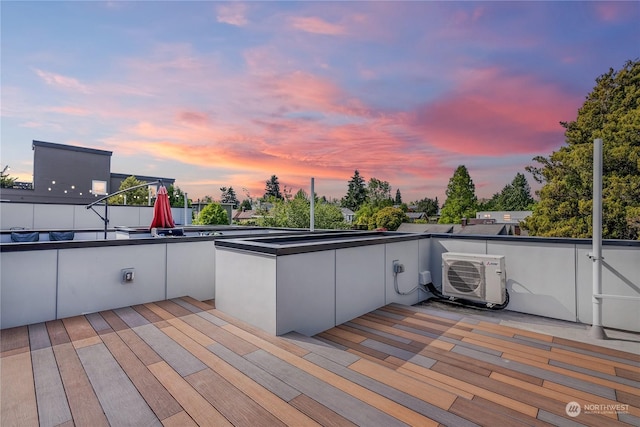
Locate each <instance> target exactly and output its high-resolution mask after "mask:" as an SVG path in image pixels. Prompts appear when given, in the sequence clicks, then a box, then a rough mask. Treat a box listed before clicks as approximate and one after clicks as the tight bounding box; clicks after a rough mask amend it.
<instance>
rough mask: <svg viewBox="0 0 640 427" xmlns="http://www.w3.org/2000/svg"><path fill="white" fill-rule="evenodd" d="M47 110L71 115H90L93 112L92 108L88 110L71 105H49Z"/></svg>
mask: <svg viewBox="0 0 640 427" xmlns="http://www.w3.org/2000/svg"><path fill="white" fill-rule="evenodd" d="M46 111H50V112H52V113H60V114H67V115H70V116H88V115H89V114H91V113H92V112H91V111H90V110H87V109H86V108H81V107H71V106H66V107H49V108H47V109H46Z"/></svg>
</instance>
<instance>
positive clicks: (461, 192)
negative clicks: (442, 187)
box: [439, 165, 478, 224]
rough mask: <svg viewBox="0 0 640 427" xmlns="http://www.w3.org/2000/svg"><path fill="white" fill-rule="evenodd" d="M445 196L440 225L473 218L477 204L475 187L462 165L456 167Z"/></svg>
mask: <svg viewBox="0 0 640 427" xmlns="http://www.w3.org/2000/svg"><path fill="white" fill-rule="evenodd" d="M446 195H447V200H445V202H444V206H443V207H442V211H441V214H440V221H439V222H440V224H458V223H459V222H460V221H461V220H462V218H475V216H476V208H477V203H478V198H477V197H476V186H475V185H474V184H473V181H472V180H471V177H470V176H469V172H468V171H467V168H466V167H465V166H464V165H461V166H458V168H457V169H456V171H455V172H454V174H453V176H452V177H451V179H449V185H448V186H447V191H446Z"/></svg>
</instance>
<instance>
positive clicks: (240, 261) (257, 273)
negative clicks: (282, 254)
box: [215, 248, 276, 335]
mask: <svg viewBox="0 0 640 427" xmlns="http://www.w3.org/2000/svg"><path fill="white" fill-rule="evenodd" d="M215 270H216V271H215V282H216V308H218V309H219V310H221V311H223V312H225V313H227V314H230V315H231V316H234V317H237V318H238V319H240V320H243V321H245V322H247V323H249V324H251V325H254V326H257V327H259V328H261V329H263V330H265V331H267V332H269V333H271V334H274V335H275V334H276V258H275V257H271V256H262V255H260V254H256V253H243V252H237V251H230V250H225V249H221V248H217V249H216V269H215Z"/></svg>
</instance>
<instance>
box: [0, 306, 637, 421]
mask: <svg viewBox="0 0 640 427" xmlns="http://www.w3.org/2000/svg"><path fill="white" fill-rule="evenodd" d="M0 341H1V344H2V346H1V352H2V353H1V362H2V364H1V390H0V404H1V411H2V418H1V421H0V425H2V427H10V426H20V427H23V426H36V425H41V426H56V425H62V426H72V425H76V426H91V427H94V426H101V425H111V426H147V425H165V426H180V427H182V426H190V425H203V426H205V425H210V426H225V425H236V426H252V427H256V426H272V425H273V426H277V425H290V426H307V425H327V426H353V425H360V426H385V427H387V426H394V425H416V426H437V425H448V426H456V427H458V426H472V425H486V426H519V425H571V426H573V425H588V426H598V427H600V426H609V425H636V426H637V425H640V355H638V354H632V353H627V352H623V351H620V350H613V349H608V348H604V347H599V346H594V345H590V344H584V343H580V342H576V341H570V340H567V339H561V338H557V337H553V336H549V335H543V334H539V333H535V332H528V331H525V330H520V329H515V328H512V327H507V326H503V325H500V324H499V323H497V322H492V321H491V320H481V319H478V318H472V317H471V318H470V317H469V316H464V315H456V313H455V312H445V311H441V310H437V309H431V310H430V309H429V308H424V307H406V306H400V305H395V304H392V305H389V306H386V307H384V308H382V309H380V310H376V311H374V312H372V313H369V314H367V315H364V316H361V317H359V318H357V319H354V320H352V321H350V322H347V323H345V324H343V325H341V326H339V327H336V328H333V329H331V330H328V331H326V332H323V333H321V334H319V335H318V336H316V337H313V338H309V337H304V336H302V335H299V334H295V333H293V334H288V335H286V336H284V337H274V336H271V335H269V334H266V333H264V332H261V331H260V330H258V329H256V328H253V327H251V326H249V325H246V324H244V323H242V322H239V321H237V320H235V319H233V318H231V317H229V316H227V315H226V314H224V313H222V312H220V311H218V310H216V309H214V308H213V306H212V305H210V304H208V303H203V302H198V301H196V300H194V299H191V298H180V299H175V300H171V301H160V302H156V303H151V304H144V305H139V306H134V307H128V308H123V309H118V310H112V311H105V312H101V313H94V314H89V315H86V316H78V317H73V318H68V319H64V320H58V321H52V322H47V323H41V324H35V325H30V326H28V327H27V326H25V327H19V328H13V329H5V330H2V332H1V336H0ZM570 402H577V407H578V409H580V410H581V413H580V414H579V415H577V416H576V417H571V416H569V415H568V414H567V405H568V404H569V403H570ZM569 407H570V409H572V410H575V409H576V406H572V405H569ZM570 414H571V415H575V412H573V413H572V412H571V411H570Z"/></svg>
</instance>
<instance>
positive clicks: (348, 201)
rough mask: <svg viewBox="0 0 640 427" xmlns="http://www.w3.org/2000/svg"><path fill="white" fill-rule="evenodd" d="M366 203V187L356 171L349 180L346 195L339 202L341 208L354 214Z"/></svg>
mask: <svg viewBox="0 0 640 427" xmlns="http://www.w3.org/2000/svg"><path fill="white" fill-rule="evenodd" d="M366 201H367V187H366V185H365V181H364V178H363V177H362V176H361V175H360V172H358V170H357V169H356V171H355V172H354V173H353V176H352V177H351V180H349V187H348V189H347V194H346V196H344V197H343V198H342V200H341V201H340V205H341V206H342V207H343V208H349V209H351V210H352V211H354V212H356V211H357V210H358V209H360V206H362V204H363V203H364V202H366Z"/></svg>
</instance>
